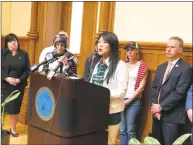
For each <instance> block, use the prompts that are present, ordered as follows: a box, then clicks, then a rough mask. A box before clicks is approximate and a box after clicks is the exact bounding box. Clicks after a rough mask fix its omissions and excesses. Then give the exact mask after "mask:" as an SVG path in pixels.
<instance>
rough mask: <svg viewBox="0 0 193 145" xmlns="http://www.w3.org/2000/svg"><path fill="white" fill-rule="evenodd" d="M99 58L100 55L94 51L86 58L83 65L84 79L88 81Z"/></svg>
mask: <svg viewBox="0 0 193 145" xmlns="http://www.w3.org/2000/svg"><path fill="white" fill-rule="evenodd" d="M100 59H101V56H100V55H98V54H97V53H96V52H95V53H93V54H92V55H91V56H90V57H88V58H87V59H86V61H85V65H84V80H85V81H88V82H89V81H90V78H91V76H92V72H93V70H94V67H95V65H96V64H97V62H98V61H99V60H100Z"/></svg>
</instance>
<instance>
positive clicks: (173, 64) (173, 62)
mask: <svg viewBox="0 0 193 145" xmlns="http://www.w3.org/2000/svg"><path fill="white" fill-rule="evenodd" d="M179 59H180V57H179V58H178V59H176V60H174V61H172V62H171V61H169V62H168V64H169V63H172V66H171V69H170V71H171V70H172V68H173V67H174V66H175V64H176V62H177V61H178V60H179ZM170 71H169V72H170Z"/></svg>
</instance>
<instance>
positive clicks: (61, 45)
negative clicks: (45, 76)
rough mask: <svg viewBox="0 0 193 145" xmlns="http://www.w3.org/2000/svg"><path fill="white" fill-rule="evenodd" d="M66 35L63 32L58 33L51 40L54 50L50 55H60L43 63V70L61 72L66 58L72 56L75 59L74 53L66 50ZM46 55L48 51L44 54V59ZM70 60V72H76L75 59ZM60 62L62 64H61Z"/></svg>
mask: <svg viewBox="0 0 193 145" xmlns="http://www.w3.org/2000/svg"><path fill="white" fill-rule="evenodd" d="M67 39H68V38H67V36H65V35H63V34H58V35H56V37H55V38H54V40H53V43H54V47H55V50H54V51H53V52H52V55H55V54H58V56H60V57H59V58H58V57H56V58H53V59H51V60H50V61H48V63H46V64H44V65H43V70H42V71H44V72H45V73H48V72H50V71H55V73H63V72H64V71H65V66H64V65H67V64H68V60H69V58H70V57H71V58H72V57H74V59H77V58H76V56H75V55H74V54H72V53H71V52H69V51H68V50H67V41H68V40H67ZM48 55H50V52H49V53H47V54H46V57H45V59H47V57H48ZM74 59H73V61H71V62H72V63H71V72H70V73H71V74H77V65H76V63H77V60H74ZM61 62H62V63H63V64H64V65H61Z"/></svg>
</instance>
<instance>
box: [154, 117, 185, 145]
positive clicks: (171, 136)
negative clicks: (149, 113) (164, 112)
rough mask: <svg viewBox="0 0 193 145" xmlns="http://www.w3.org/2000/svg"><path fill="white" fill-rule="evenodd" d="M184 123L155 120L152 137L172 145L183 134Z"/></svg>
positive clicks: (162, 143) (161, 142)
mask: <svg viewBox="0 0 193 145" xmlns="http://www.w3.org/2000/svg"><path fill="white" fill-rule="evenodd" d="M183 128H184V125H183V124H177V123H165V122H162V120H157V119H154V120H153V127H152V137H154V138H156V139H157V140H158V141H159V142H160V144H161V145H172V144H173V142H174V141H175V140H176V139H177V138H178V137H180V136H181V135H182V134H183Z"/></svg>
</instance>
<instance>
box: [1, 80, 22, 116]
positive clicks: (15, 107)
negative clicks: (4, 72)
mask: <svg viewBox="0 0 193 145" xmlns="http://www.w3.org/2000/svg"><path fill="white" fill-rule="evenodd" d="M15 90H19V91H20V95H19V96H18V98H16V99H15V100H12V101H10V102H8V103H7V104H6V105H5V110H4V113H5V114H19V113H20V108H21V104H22V100H23V95H24V90H25V85H23V84H20V85H18V86H13V85H10V84H8V83H7V84H6V87H5V88H1V103H3V102H4V101H5V99H6V98H7V97H8V96H9V95H10V94H11V93H12V92H13V91H15Z"/></svg>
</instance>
